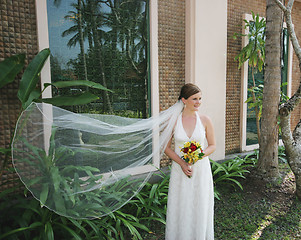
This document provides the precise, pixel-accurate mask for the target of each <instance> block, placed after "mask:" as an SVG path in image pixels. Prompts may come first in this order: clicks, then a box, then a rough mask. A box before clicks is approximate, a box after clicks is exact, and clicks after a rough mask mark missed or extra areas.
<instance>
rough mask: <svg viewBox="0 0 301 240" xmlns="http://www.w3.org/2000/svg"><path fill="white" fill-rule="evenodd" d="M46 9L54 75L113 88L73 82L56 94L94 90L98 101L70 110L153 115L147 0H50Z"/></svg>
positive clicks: (54, 79)
mask: <svg viewBox="0 0 301 240" xmlns="http://www.w3.org/2000/svg"><path fill="white" fill-rule="evenodd" d="M54 3H56V4H54ZM47 11H48V27H49V42H50V50H51V59H50V61H51V81H53V82H55V81H62V80H64V81H68V80H89V81H93V82H97V83H100V84H102V85H103V86H105V87H107V88H109V89H111V90H113V91H114V93H110V92H107V91H101V90H96V89H86V88H85V87H72V88H64V89H53V95H54V96H55V95H64V94H66V93H68V94H70V93H72V94H77V93H79V92H83V91H91V92H92V93H94V94H96V95H97V96H98V97H99V100H98V101H96V102H94V103H91V104H88V105H81V106H75V107H68V110H72V111H74V112H89V113H105V114H107V113H110V114H112V113H113V114H115V115H122V116H127V117H139V118H146V117H148V116H149V109H150V102H149V100H150V99H149V92H150V89H149V88H150V86H149V85H150V84H149V81H150V79H149V54H148V52H149V41H148V39H149V38H148V36H149V30H148V29H149V27H148V22H149V21H148V1H147V0H136V1H125V0H103V1H98V0H64V1H53V0H51V1H50V0H47Z"/></svg>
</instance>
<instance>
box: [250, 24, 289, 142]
mask: <svg viewBox="0 0 301 240" xmlns="http://www.w3.org/2000/svg"><path fill="white" fill-rule="evenodd" d="M288 46H289V38H288V33H287V29H283V52H282V57H281V83H282V84H283V83H287V71H288ZM254 80H255V85H256V86H259V85H260V84H263V82H264V70H263V71H262V72H259V71H258V70H257V69H254ZM252 86H253V78H252V72H251V68H250V67H249V68H248V88H251V87H252ZM281 90H282V91H283V92H284V93H285V94H287V86H286V85H284V86H283V87H282V89H281ZM250 97H252V95H251V92H250V91H248V98H250ZM247 105H248V109H247V138H246V145H252V144H257V143H258V137H257V126H256V115H255V109H254V108H253V107H252V108H251V107H250V103H248V104H247Z"/></svg>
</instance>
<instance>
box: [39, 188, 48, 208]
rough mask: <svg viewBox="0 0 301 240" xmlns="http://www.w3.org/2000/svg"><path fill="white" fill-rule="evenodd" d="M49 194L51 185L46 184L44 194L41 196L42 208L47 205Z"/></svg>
mask: <svg viewBox="0 0 301 240" xmlns="http://www.w3.org/2000/svg"><path fill="white" fill-rule="evenodd" d="M48 192H49V185H48V184H47V183H46V184H44V185H43V189H42V192H41V194H40V201H41V206H43V205H45V203H46V200H47V197H48Z"/></svg>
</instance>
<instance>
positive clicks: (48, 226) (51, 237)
mask: <svg viewBox="0 0 301 240" xmlns="http://www.w3.org/2000/svg"><path fill="white" fill-rule="evenodd" d="M45 235H46V237H47V240H54V234H53V229H52V226H51V223H50V222H47V223H46V225H45Z"/></svg>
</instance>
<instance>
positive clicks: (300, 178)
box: [274, 0, 301, 199]
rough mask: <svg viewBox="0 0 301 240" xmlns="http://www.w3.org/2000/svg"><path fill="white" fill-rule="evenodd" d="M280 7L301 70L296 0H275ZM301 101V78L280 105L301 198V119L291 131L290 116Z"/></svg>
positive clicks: (283, 127) (289, 155)
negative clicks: (283, 0) (294, 17)
mask: <svg viewBox="0 0 301 240" xmlns="http://www.w3.org/2000/svg"><path fill="white" fill-rule="evenodd" d="M274 1H275V3H277V4H278V6H279V7H280V9H282V10H283V12H284V16H285V19H286V24H287V28H288V33H289V37H290V40H291V42H292V45H293V48H294V51H295V53H296V56H297V58H298V61H299V68H300V71H301V47H300V45H299V42H298V39H297V37H296V34H295V30H294V27H293V23H292V18H291V17H292V15H291V11H292V8H293V4H294V0H289V1H288V3H287V7H285V6H284V5H283V4H282V3H281V2H280V1H279V0H274ZM300 101H301V79H300V84H299V88H298V90H297V91H296V92H295V94H294V95H293V96H292V97H291V98H290V99H289V100H288V101H287V102H285V103H283V104H281V106H280V107H279V115H280V126H281V133H282V140H283V143H284V146H285V152H286V156H287V160H288V164H289V166H290V168H291V169H292V171H293V173H294V175H295V178H296V195H297V196H298V198H299V199H301V119H300V121H299V123H298V124H297V126H296V127H295V129H294V131H293V133H292V132H291V125H290V116H291V112H292V111H293V110H294V108H295V107H296V106H298V105H299V103H300Z"/></svg>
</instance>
